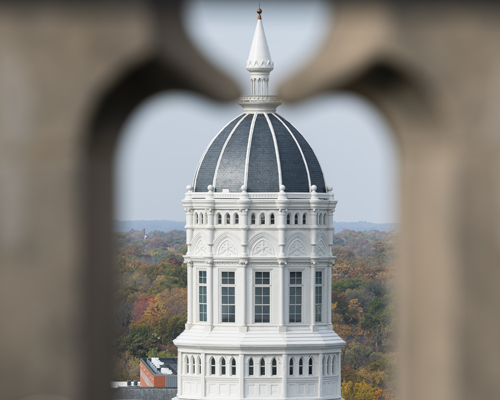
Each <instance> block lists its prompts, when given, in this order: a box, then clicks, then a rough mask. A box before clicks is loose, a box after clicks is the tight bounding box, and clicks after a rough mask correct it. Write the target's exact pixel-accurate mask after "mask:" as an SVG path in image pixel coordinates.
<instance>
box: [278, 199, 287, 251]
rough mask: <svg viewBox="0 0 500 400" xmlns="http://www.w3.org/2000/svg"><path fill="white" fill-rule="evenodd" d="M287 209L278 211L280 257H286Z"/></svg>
mask: <svg viewBox="0 0 500 400" xmlns="http://www.w3.org/2000/svg"><path fill="white" fill-rule="evenodd" d="M287 212H288V210H287V209H283V208H282V209H280V210H279V212H278V246H279V248H280V250H279V257H285V244H286V228H287V227H286V215H287Z"/></svg>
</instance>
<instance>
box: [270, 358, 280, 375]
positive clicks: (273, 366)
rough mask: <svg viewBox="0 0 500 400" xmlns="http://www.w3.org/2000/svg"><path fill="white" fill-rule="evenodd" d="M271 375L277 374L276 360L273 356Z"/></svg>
mask: <svg viewBox="0 0 500 400" xmlns="http://www.w3.org/2000/svg"><path fill="white" fill-rule="evenodd" d="M271 375H273V376H275V375H278V362H277V361H276V358H273V362H272V368H271Z"/></svg>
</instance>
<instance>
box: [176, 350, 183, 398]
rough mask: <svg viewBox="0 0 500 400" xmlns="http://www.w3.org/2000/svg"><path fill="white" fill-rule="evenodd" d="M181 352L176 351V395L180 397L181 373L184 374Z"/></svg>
mask: <svg viewBox="0 0 500 400" xmlns="http://www.w3.org/2000/svg"><path fill="white" fill-rule="evenodd" d="M182 357H183V356H182V351H180V350H178V351H177V395H178V396H180V395H182V373H183V372H184V365H183V363H182Z"/></svg>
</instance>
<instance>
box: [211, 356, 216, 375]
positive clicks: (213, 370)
mask: <svg viewBox="0 0 500 400" xmlns="http://www.w3.org/2000/svg"><path fill="white" fill-rule="evenodd" d="M210 375H215V358H213V357H212V358H211V359H210Z"/></svg>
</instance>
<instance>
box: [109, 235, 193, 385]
mask: <svg viewBox="0 0 500 400" xmlns="http://www.w3.org/2000/svg"><path fill="white" fill-rule="evenodd" d="M147 236H148V237H147V238H144V234H143V233H142V232H141V231H135V230H131V231H130V232H119V233H116V234H115V242H116V248H117V254H116V264H115V265H116V270H117V271H116V273H117V277H118V290H117V292H116V305H117V306H116V309H115V326H116V335H115V367H116V368H115V377H114V379H117V380H126V379H138V375H139V358H141V357H175V355H176V354H177V349H176V348H175V346H174V345H173V343H172V341H173V340H174V339H175V338H176V337H177V336H179V334H180V333H181V332H182V331H183V330H184V325H185V323H186V312H187V288H186V285H187V272H186V266H185V265H184V264H183V262H182V254H183V252H185V250H186V246H185V232H183V231H171V232H167V233H165V232H158V231H155V232H150V233H148V235H147Z"/></svg>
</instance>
